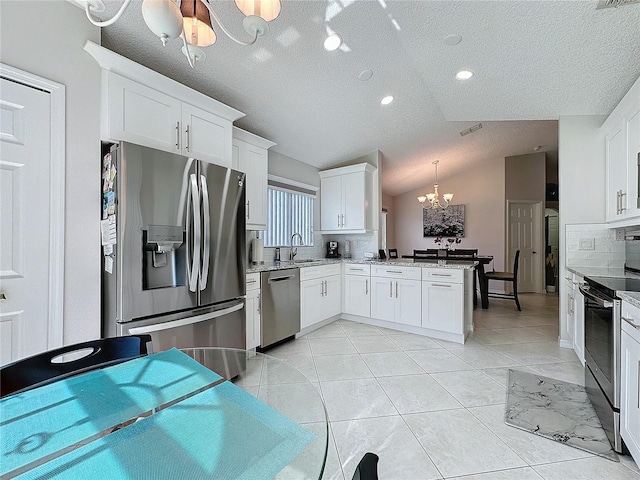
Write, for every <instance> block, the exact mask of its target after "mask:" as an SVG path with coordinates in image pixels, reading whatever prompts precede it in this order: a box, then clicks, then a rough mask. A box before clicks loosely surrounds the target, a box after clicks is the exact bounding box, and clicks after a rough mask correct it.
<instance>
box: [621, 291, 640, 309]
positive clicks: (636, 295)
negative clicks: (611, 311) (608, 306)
mask: <svg viewBox="0 0 640 480" xmlns="http://www.w3.org/2000/svg"><path fill="white" fill-rule="evenodd" d="M616 293H617V294H618V297H620V299H622V300H624V301H625V302H628V303H630V304H631V305H633V306H635V307H638V308H640V292H616Z"/></svg>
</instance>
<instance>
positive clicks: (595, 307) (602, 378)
mask: <svg viewBox="0 0 640 480" xmlns="http://www.w3.org/2000/svg"><path fill="white" fill-rule="evenodd" d="M585 281H586V284H585V285H581V286H580V291H581V292H582V295H583V296H584V322H585V326H584V327H585V339H584V340H585V346H584V347H585V348H584V350H585V352H584V356H585V369H584V370H585V372H584V373H585V388H586V390H587V395H588V396H589V399H590V400H591V403H592V404H593V407H594V409H595V411H596V413H597V414H598V417H599V418H600V422H601V423H602V426H603V428H604V430H605V431H606V433H607V436H608V437H609V441H610V442H611V445H612V447H613V449H614V450H615V451H616V452H618V453H623V451H624V450H625V447H624V443H623V442H622V439H621V437H620V330H621V327H620V317H621V313H620V308H621V301H620V299H619V298H617V296H616V292H618V291H640V278H610V277H585Z"/></svg>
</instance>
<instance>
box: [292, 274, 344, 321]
mask: <svg viewBox="0 0 640 480" xmlns="http://www.w3.org/2000/svg"><path fill="white" fill-rule="evenodd" d="M340 273H341V271H340V264H339V263H335V264H331V265H320V266H313V267H304V268H301V269H300V329H301V330H303V329H305V328H308V327H311V326H313V325H315V324H317V323H319V322H322V321H323V320H326V319H328V318H331V317H333V316H336V315H340V311H341V308H342V282H341V277H340Z"/></svg>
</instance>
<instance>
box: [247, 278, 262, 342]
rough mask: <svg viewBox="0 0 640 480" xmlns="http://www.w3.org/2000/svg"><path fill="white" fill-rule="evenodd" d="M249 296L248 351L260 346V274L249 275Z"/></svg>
mask: <svg viewBox="0 0 640 480" xmlns="http://www.w3.org/2000/svg"><path fill="white" fill-rule="evenodd" d="M246 282H247V296H246V302H245V311H246V317H247V318H246V325H247V338H246V342H247V345H246V349H247V350H250V349H252V348H256V347H259V346H260V274H259V273H249V274H247V280H246Z"/></svg>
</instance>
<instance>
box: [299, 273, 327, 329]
mask: <svg viewBox="0 0 640 480" xmlns="http://www.w3.org/2000/svg"><path fill="white" fill-rule="evenodd" d="M323 282H324V279H322V278H318V279H315V280H307V281H304V282H300V328H301V329H303V328H307V327H310V326H311V325H315V324H316V323H318V322H320V321H321V320H322V319H323V311H324V296H323V292H324V283H323Z"/></svg>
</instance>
